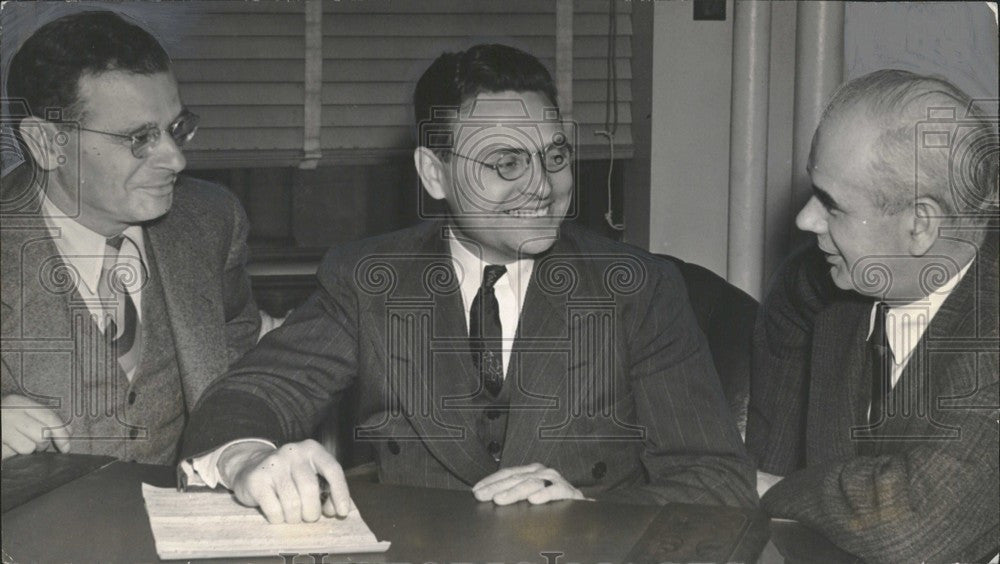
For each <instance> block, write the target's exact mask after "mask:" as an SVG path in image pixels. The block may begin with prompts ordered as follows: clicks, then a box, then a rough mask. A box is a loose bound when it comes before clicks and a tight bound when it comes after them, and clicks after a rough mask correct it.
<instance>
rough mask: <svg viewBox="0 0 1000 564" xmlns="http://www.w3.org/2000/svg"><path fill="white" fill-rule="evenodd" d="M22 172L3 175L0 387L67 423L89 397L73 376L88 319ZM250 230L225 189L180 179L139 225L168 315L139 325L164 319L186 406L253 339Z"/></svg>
mask: <svg viewBox="0 0 1000 564" xmlns="http://www.w3.org/2000/svg"><path fill="white" fill-rule="evenodd" d="M28 170H29V167H28V166H27V165H25V166H22V167H20V168H19V169H18V170H16V171H14V172H13V173H11V174H10V175H8V176H6V177H4V179H3V200H2V201H3V204H4V207H3V225H2V231H0V234H2V249H3V251H2V252H3V259H2V271H3V273H2V276H3V278H2V311H3V321H2V334H0V338H2V347H3V348H2V391H3V395H4V396H6V395H8V394H19V395H24V396H27V397H29V398H31V399H33V400H34V401H37V402H39V403H42V404H43V405H46V406H49V407H50V408H51V409H53V410H54V411H55V412H56V413H57V414H58V415H59V416H60V417H61V418H62V419H63V421H64V422H67V423H69V425H70V426H71V427H72V422H73V417H74V415H78V414H79V413H80V412H81V409H85V408H82V407H81V402H83V401H87V398H81V397H79V396H80V394H79V387H78V386H79V385H78V382H79V381H81V379H84V378H88V377H90V375H89V374H88V373H87V371H92V370H95V360H94V355H93V351H92V348H91V345H92V344H93V343H91V342H90V341H92V340H93V339H92V338H88V337H87V334H88V329H87V327H88V326H90V325H92V323H90V322H89V314H88V313H87V310H86V305H85V304H84V303H83V301H82V299H81V298H80V294H79V293H78V292H77V291H76V285H75V279H74V276H73V272H71V267H69V266H68V265H67V264H66V263H64V262H63V261H62V259H61V257H60V255H59V251H58V250H57V248H56V246H55V243H54V241H53V236H52V235H50V234H49V232H48V229H47V227H46V224H45V221H44V219H43V218H42V217H41V216H40V207H39V198H38V193H37V188H33V187H32V184H33V183H32V182H31V181H30V177H29V174H30V173H29V171H28ZM32 190H34V192H32ZM247 232H248V225H247V221H246V216H245V215H244V213H243V210H242V208H241V206H240V205H239V202H238V201H237V200H236V198H235V197H234V196H233V195H232V194H231V193H229V192H228V191H227V190H225V189H224V188H222V187H220V186H217V185H214V184H210V183H208V182H204V181H201V180H196V179H192V178H187V177H180V178H179V179H178V180H177V183H176V186H175V188H174V195H173V205H172V207H171V210H170V211H169V212H168V213H167V214H166V215H165V216H163V217H161V218H159V219H157V220H154V221H152V222H149V223H147V224H145V225H144V233H145V237H146V238H147V245H148V248H150V249H151V250H152V252H153V253H154V255H155V264H156V265H157V271H156V272H154V273H153V276H157V277H158V279H159V282H160V285H161V286H162V288H163V294H164V300H165V305H166V310H167V312H168V319H159V320H144V321H143V323H166V324H168V325H169V328H170V331H171V335H172V337H173V341H174V348H175V352H176V360H177V364H178V368H179V373H180V377H181V386H182V388H183V389H182V392H183V397H184V403H185V406H186V411H190V408H191V407H193V406H194V404H195V401H196V400H197V399H198V398H199V397H200V396H201V394H202V392H204V390H205V388H206V387H207V386H208V385H209V383H210V382H212V381H213V380H214V379H216V378H217V377H219V376H221V375H222V374H224V373H225V371H226V369H227V368H228V366H229V364H231V363H232V362H234V361H236V360H237V359H238V358H240V357H241V356H243V354H244V353H245V352H246V351H247V350H248V349H249V348H250V347H251V346H253V344H254V343H255V341H256V337H257V333H258V330H259V327H260V318H259V314H258V312H257V307H256V305H255V303H254V300H253V296H252V294H251V292H250V279H249V277H248V275H247V272H246V269H245V263H246V256H247V248H246V237H247ZM81 320H82V321H81ZM89 333H93V331H89ZM91 337H92V335H91ZM88 343H89V344H88ZM81 448H82V449H83V450H81ZM71 449H72V452H84V451H85V450H86V447H81V445H75V444H71Z"/></svg>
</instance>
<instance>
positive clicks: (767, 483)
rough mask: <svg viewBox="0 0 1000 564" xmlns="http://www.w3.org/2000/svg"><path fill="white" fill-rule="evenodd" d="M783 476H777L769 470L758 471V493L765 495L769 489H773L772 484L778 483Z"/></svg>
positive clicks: (761, 495)
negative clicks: (768, 471) (769, 472)
mask: <svg viewBox="0 0 1000 564" xmlns="http://www.w3.org/2000/svg"><path fill="white" fill-rule="evenodd" d="M782 478H783V476H775V475H774V474H768V473H767V472H762V471H760V470H758V471H757V495H759V496H760V497H764V494H765V493H767V490H769V489H771V486H773V485H774V484H777V483H778V482H780V481H781V479H782Z"/></svg>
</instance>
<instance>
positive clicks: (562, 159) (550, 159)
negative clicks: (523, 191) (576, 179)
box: [451, 144, 573, 181]
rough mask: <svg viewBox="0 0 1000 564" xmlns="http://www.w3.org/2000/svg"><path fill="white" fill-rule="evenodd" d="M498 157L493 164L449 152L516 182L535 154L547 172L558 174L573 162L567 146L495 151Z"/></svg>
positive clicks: (529, 166) (569, 146)
mask: <svg viewBox="0 0 1000 564" xmlns="http://www.w3.org/2000/svg"><path fill="white" fill-rule="evenodd" d="M497 153H499V155H500V157H499V158H498V159H496V161H494V162H486V161H481V160H479V159H474V158H472V157H469V156H466V155H462V154H460V153H456V152H455V151H451V154H453V155H455V156H456V157H462V158H463V159H467V160H470V161H472V162H476V163H479V164H481V165H483V166H485V167H487V168H490V169H493V170H494V171H496V173H497V175H498V176H499V177H500V178H502V179H504V180H507V181H511V180H517V179H519V178H521V177H522V176H524V174H525V173H526V172H528V169H529V168H531V162H532V161H533V160H534V158H533V157H534V156H535V155H536V154H537V155H538V156H539V157H540V158H541V162H542V166H543V167H545V170H546V171H547V172H550V173H553V172H559V171H560V170H562V169H564V168H566V167H567V166H568V165H569V163H570V162H572V160H573V147H572V146H571V145H568V144H561V145H550V146H549V147H546V148H545V149H543V150H541V151H526V150H521V149H504V150H501V151H497Z"/></svg>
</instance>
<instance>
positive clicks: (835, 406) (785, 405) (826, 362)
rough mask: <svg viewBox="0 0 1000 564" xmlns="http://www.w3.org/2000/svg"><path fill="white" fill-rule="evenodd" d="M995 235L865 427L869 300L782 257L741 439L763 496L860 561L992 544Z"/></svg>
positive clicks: (813, 261)
mask: <svg viewBox="0 0 1000 564" xmlns="http://www.w3.org/2000/svg"><path fill="white" fill-rule="evenodd" d="M997 254H998V251H997V233H996V230H995V229H994V230H993V231H992V232H991V233H990V234H989V235H988V236H987V240H986V243H985V244H984V245H982V247H981V248H980V249H979V250H978V254H977V258H976V259H975V260H974V261H973V263H972V265H971V267H970V269H969V271H968V272H967V273H966V274H965V276H964V277H963V278H962V280H961V281H960V282H959V284H958V285H957V286H956V287H955V288H954V289H953V291H952V293H951V294H950V295H949V296H948V298H947V299H946V300H945V302H944V304H943V305H942V306H941V309H940V310H938V312H937V314H936V315H935V316H934V318H933V320H932V321H931V323H930V325H929V327H928V329H927V331H926V333H925V334H924V336H923V337H922V339H921V340H920V342H919V343H918V344H917V347H916V348H915V349H914V352H913V354H912V356H911V357H910V360H909V361H908V363H907V365H906V367H905V369H904V371H903V373H902V375H901V377H900V379H899V382H898V383H897V385H896V386H895V388H894V389H893V391H892V394H891V396H890V402H891V403H890V404H889V405H891V406H893V407H892V408H891V409H893V411H894V412H893V413H891V414H890V415H889V417H888V418H887V419H886V422H885V423H884V424H882V425H879V426H876V427H874V428H868V426H867V407H868V403H869V400H870V392H869V390H870V387H869V386H870V381H871V380H870V375H869V369H867V368H866V360H865V358H866V357H865V341H866V338H867V335H868V330H869V323H870V321H869V320H870V317H869V316H870V312H871V308H872V301H871V300H870V299H861V298H860V297H859V296H858V295H857V294H853V293H849V292H843V291H838V290H836V289H833V287H832V283H831V282H830V279H829V275H828V273H827V270H828V268H829V265H827V264H825V262H824V261H823V258H822V256H821V255H820V254H819V253H818V251H817V250H816V249H815V248H812V249H809V250H808V251H807V252H805V253H803V254H801V255H799V256H797V257H794V258H793V259H792V260H791V261H790V262H789V263H788V264H787V266H786V267H785V268H784V269H783V270H782V272H781V273H780V274H779V276H778V278H777V279H776V280H777V282H776V284H775V287H774V288H773V290H772V291H771V293H770V295H769V296H768V298H767V300H766V301H765V303H764V306H763V310H762V314H761V316H760V317H759V321H758V326H757V330H756V335H755V349H754V353H755V358H754V370H753V379H752V387H751V400H750V413H749V422H748V431H747V444H748V448H749V450H750V452H751V454H752V455H753V456H754V457H755V458H756V459H757V461H758V463H759V467H760V469H761V470H764V471H766V472H770V473H773V474H777V475H781V476H785V478H784V479H783V480H782V481H781V482H779V483H778V484H777V485H775V486H774V487H772V488H771V489H770V490H769V491H768V492H767V493H766V494H765V495H764V497H763V498H762V500H761V503H762V505H763V506H764V508H765V509H766V510H767V511H769V512H770V513H771V514H772V515H774V516H778V517H786V518H791V519H796V520H799V521H801V522H803V523H805V524H806V525H808V526H810V527H813V528H815V529H816V530H818V531H820V532H822V533H823V534H824V535H825V536H827V537H828V538H829V539H830V540H832V541H833V542H835V543H836V544H837V545H839V546H841V547H842V548H844V549H846V550H847V551H849V552H851V553H853V554H855V555H857V556H859V557H861V558H862V559H864V560H865V561H872V562H904V561H921V560H926V561H950V562H955V561H961V562H965V561H975V560H978V559H981V558H984V557H987V555H988V554H989V553H990V552H991V551H995V549H996V547H997V545H998V544H1000V473H998V456H1000V454H998V453H1000V450H998V448H1000V446H998V439H997V437H998V429H997V426H998V406H1000V402H998V385H997V379H998V354H1000V352H998V329H997V326H998V322H997V292H998V287H997V284H998V277H997V259H998V256H997Z"/></svg>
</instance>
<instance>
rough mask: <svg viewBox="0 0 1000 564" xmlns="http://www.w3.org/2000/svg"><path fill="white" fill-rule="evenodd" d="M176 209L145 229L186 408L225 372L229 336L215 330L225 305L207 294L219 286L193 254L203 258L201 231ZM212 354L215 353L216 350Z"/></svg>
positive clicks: (191, 406)
mask: <svg viewBox="0 0 1000 564" xmlns="http://www.w3.org/2000/svg"><path fill="white" fill-rule="evenodd" d="M185 211H186V210H184V209H173V210H171V211H170V213H168V214H167V215H166V216H165V217H163V218H162V219H160V220H159V221H156V222H153V223H152V224H150V225H148V226H147V227H146V236H147V237H149V243H150V248H151V249H152V251H153V254H154V261H155V262H156V272H155V274H157V275H158V276H159V277H160V281H161V285H162V287H163V297H164V301H165V302H166V309H167V318H168V322H169V324H170V329H171V332H172V334H173V338H174V348H175V350H176V354H177V364H178V366H179V368H180V373H181V382H182V386H183V388H184V396H185V398H187V402H188V409H189V410H190V409H191V408H193V407H194V406H193V403H194V400H195V399H196V398H199V397H201V394H202V392H203V391H204V390H205V388H206V387H207V386H208V384H209V383H210V382H211V381H212V380H214V379H215V378H216V377H218V376H220V375H222V374H224V373H225V371H226V368H227V359H226V356H225V354H224V351H225V350H226V343H225V336H224V335H223V334H222V333H221V331H219V330H217V329H215V328H217V327H219V326H220V325H221V324H220V323H218V322H217V321H216V319H218V318H219V317H221V316H222V315H223V313H222V311H221V307H222V305H221V304H220V303H218V300H213V299H212V298H211V296H210V294H209V293H208V292H210V289H211V288H213V287H215V286H217V284H215V283H214V281H212V280H209V279H208V274H207V273H208V270H207V269H203V268H199V266H198V265H197V264H195V263H194V257H203V256H205V251H204V249H203V248H202V247H203V245H204V243H203V241H204V239H203V234H202V233H201V232H200V229H199V228H198V225H197V224H196V223H195V222H193V221H191V219H190V217H189V216H188V215H187V214H186V213H184V212H185ZM220 351H221V352H220ZM213 352H214V354H213Z"/></svg>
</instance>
